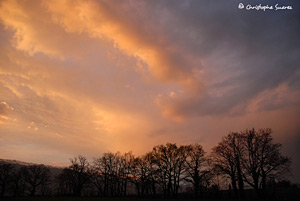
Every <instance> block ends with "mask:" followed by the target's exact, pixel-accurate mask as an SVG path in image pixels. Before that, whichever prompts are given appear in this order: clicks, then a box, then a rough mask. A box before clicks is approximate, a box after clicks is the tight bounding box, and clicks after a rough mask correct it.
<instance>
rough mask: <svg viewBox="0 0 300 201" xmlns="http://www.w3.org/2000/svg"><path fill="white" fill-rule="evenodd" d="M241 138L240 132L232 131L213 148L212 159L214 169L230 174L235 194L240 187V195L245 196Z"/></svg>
mask: <svg viewBox="0 0 300 201" xmlns="http://www.w3.org/2000/svg"><path fill="white" fill-rule="evenodd" d="M241 140H242V138H241V135H239V134H238V133H230V134H228V135H227V136H226V137H223V138H222V141H221V142H220V143H219V144H218V145H217V146H216V147H214V148H213V151H212V154H211V159H212V161H213V165H214V170H215V171H216V172H218V173H221V174H223V175H227V176H229V178H230V180H231V186H232V188H233V190H234V192H235V194H236V195H237V193H238V189H239V192H240V196H241V197H243V196H244V181H243V176H242V175H243V174H242V167H241V158H242V155H243V146H242V142H241ZM237 182H238V187H239V188H237Z"/></svg>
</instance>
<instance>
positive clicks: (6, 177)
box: [0, 164, 15, 197]
mask: <svg viewBox="0 0 300 201" xmlns="http://www.w3.org/2000/svg"><path fill="white" fill-rule="evenodd" d="M14 172H15V167H14V166H13V165H12V164H2V165H0V189H1V194H0V197H4V194H5V193H6V191H7V188H8V185H9V184H10V183H11V182H12V179H13V174H14Z"/></svg>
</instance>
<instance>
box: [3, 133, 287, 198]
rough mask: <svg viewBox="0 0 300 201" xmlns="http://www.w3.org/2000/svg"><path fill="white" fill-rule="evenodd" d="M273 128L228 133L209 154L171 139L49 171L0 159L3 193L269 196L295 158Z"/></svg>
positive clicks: (77, 159) (74, 161)
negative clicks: (249, 193)
mask: <svg viewBox="0 0 300 201" xmlns="http://www.w3.org/2000/svg"><path fill="white" fill-rule="evenodd" d="M271 133H272V131H271V129H260V130H255V129H251V130H245V131H242V132H239V133H230V134H228V135H227V136H225V137H223V138H222V140H221V141H220V142H219V143H218V145H217V146H215V147H214V148H213V149H212V152H211V154H210V155H207V154H206V153H205V151H204V150H203V148H202V146H201V145H200V144H190V145H176V144H172V143H167V144H166V145H158V146H155V147H153V149H152V151H150V152H148V153H146V154H145V155H143V156H134V155H133V153H132V152H128V153H125V154H121V153H119V152H117V153H111V152H108V153H104V154H103V155H102V156H100V157H98V158H95V159H94V160H93V161H92V162H89V161H88V160H87V159H86V158H85V157H83V156H77V157H74V158H73V159H70V166H69V167H67V168H64V169H62V170H61V171H60V173H59V174H57V175H53V174H52V175H51V171H50V168H49V167H47V166H45V165H26V166H20V167H18V166H16V165H13V164H2V165H0V193H1V197H4V196H36V195H41V196H126V195H128V194H131V195H132V194H135V195H137V196H144V197H145V196H147V197H148V196H154V197H155V196H164V197H177V196H178V194H179V193H189V194H191V193H193V195H194V197H202V196H203V195H204V194H206V195H207V193H211V194H214V193H216V192H217V191H219V189H220V187H222V188H223V189H227V191H228V192H229V193H230V195H231V196H232V197H239V198H243V197H245V189H248V188H252V189H254V190H255V192H256V196H257V197H263V196H264V197H265V196H267V190H268V188H273V187H274V186H275V185H278V182H279V181H280V180H283V179H284V178H285V176H287V175H288V174H289V173H290V164H291V160H290V159H289V158H288V157H285V156H282V154H281V147H282V146H281V144H278V143H274V141H273V138H272V135H271Z"/></svg>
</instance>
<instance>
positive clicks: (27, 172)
mask: <svg viewBox="0 0 300 201" xmlns="http://www.w3.org/2000/svg"><path fill="white" fill-rule="evenodd" d="M22 173H23V177H24V181H25V182H26V184H27V185H28V188H27V190H28V191H29V195H30V196H35V194H36V192H37V190H38V188H39V187H41V186H43V185H48V184H49V182H50V175H51V174H50V169H49V168H48V167H46V166H45V165H28V166H24V167H22Z"/></svg>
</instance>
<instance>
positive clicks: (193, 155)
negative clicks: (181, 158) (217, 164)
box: [185, 144, 210, 198]
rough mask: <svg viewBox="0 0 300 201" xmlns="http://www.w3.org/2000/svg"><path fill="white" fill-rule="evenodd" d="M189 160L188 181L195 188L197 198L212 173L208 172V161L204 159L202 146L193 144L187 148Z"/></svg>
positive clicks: (187, 167)
mask: <svg viewBox="0 0 300 201" xmlns="http://www.w3.org/2000/svg"><path fill="white" fill-rule="evenodd" d="M187 152H188V158H187V160H186V174H187V177H186V178H185V180H186V181H188V182H190V183H192V184H193V186H194V193H195V196H196V198H197V197H198V195H199V191H201V186H202V184H203V182H204V181H205V180H206V178H207V176H208V174H209V173H210V171H209V170H208V164H207V162H208V160H207V159H206V158H205V157H204V154H205V152H204V150H203V148H202V146H201V145H199V144H193V145H188V146H187Z"/></svg>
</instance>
